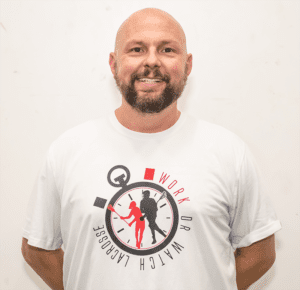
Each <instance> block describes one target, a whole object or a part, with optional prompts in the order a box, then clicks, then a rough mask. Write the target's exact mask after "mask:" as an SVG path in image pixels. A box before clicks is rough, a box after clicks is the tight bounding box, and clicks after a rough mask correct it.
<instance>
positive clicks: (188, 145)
mask: <svg viewBox="0 0 300 290" xmlns="http://www.w3.org/2000/svg"><path fill="white" fill-rule="evenodd" d="M261 188H262V186H261V182H260V180H259V177H258V171H257V169H256V165H255V162H254V161H253V157H252V155H251V153H250V152H249V150H248V148H247V146H245V143H244V142H243V141H241V140H240V139H239V138H238V137H237V136H236V135H235V134H233V133H232V132H230V131H228V130H226V129H224V128H222V127H221V126H218V125H214V124H211V123H209V122H206V121H202V120H198V119H195V118H194V117H192V116H189V115H187V114H185V113H183V112H182V113H181V116H180V118H179V119H178V121H177V122H176V123H175V125H173V126H172V127H171V128H169V129H167V130H165V131H162V132H158V133H151V134H149V133H140V132H135V131H132V130H129V129H128V128H126V127H124V126H123V125H121V124H120V123H119V121H118V120H117V118H116V116H115V113H114V112H112V113H110V114H109V115H107V116H106V117H102V118H99V119H96V120H91V121H88V122H85V123H84V124H81V125H79V126H77V127H75V128H73V129H70V130H68V131H67V132H65V133H64V134H62V135H61V136H60V137H59V138H58V139H57V140H56V141H54V142H53V143H52V144H51V146H50V148H49V150H48V153H47V156H46V158H45V162H44V165H43V166H42V168H41V172H40V173H39V176H38V179H37V182H36V185H35V189H34V191H33V193H32V196H31V198H30V201H29V205H28V214H27V220H26V224H25V227H24V229H23V230H24V231H23V237H25V238H27V239H28V244H29V245H32V246H35V247H39V248H43V249H47V250H55V249H58V248H60V247H61V245H62V244H64V250H65V255H64V267H63V282H64V288H65V290H95V289H103V290H159V289H160V290H165V289H172V290H187V289H188V290H201V289H203V290H216V289H218V290H222V289H224V290H228V289H230V290H236V289H237V285H236V271H235V259H234V254H233V253H234V251H235V250H236V248H240V247H247V246H249V245H251V244H252V243H254V242H256V241H259V240H262V239H264V238H266V237H268V236H270V235H272V234H273V233H275V232H277V231H278V230H280V229H281V224H280V221H279V220H278V218H277V216H276V213H275V211H274V209H273V207H272V203H271V201H270V199H269V197H268V196H267V195H266V193H265V192H264V191H263V190H262V189H261ZM147 192H148V193H147ZM133 201H134V202H133ZM130 215H131V216H130ZM142 215H143V216H144V215H145V217H144V220H143V221H142V220H141V219H140V217H141V216H142ZM121 217H126V218H127V219H122V218H121Z"/></svg>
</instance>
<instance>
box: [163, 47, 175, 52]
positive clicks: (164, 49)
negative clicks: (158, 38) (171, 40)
mask: <svg viewBox="0 0 300 290" xmlns="http://www.w3.org/2000/svg"><path fill="white" fill-rule="evenodd" d="M166 49H169V50H171V51H174V50H173V49H172V48H170V47H166V48H164V49H163V50H166ZM171 51H167V52H171Z"/></svg>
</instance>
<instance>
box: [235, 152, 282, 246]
mask: <svg viewBox="0 0 300 290" xmlns="http://www.w3.org/2000/svg"><path fill="white" fill-rule="evenodd" d="M235 195H236V196H235V207H234V209H233V211H232V212H231V214H230V218H231V222H230V227H231V233H230V241H231V245H232V247H233V249H234V251H235V250H236V248H242V247H248V246H250V245H251V244H253V243H255V242H257V241H260V240H262V239H265V238H267V237H268V236H270V235H272V234H274V233H275V232H277V231H279V230H280V229H281V224H280V221H279V220H278V218H277V216H276V213H275V210H274V208H273V205H272V202H271V200H270V198H269V196H268V195H267V194H266V192H265V191H264V189H263V184H262V182H261V174H260V172H259V169H258V167H257V164H256V162H255V160H254V158H253V155H252V154H251V152H250V150H249V149H248V148H247V146H245V151H244V156H243V160H242V162H241V165H240V170H239V173H238V176H237V184H236V191H235Z"/></svg>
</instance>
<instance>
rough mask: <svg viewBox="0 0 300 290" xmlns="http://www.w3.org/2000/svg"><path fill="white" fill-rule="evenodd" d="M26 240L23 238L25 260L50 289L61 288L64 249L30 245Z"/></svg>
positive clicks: (58, 289) (59, 289)
mask: <svg viewBox="0 0 300 290" xmlns="http://www.w3.org/2000/svg"><path fill="white" fill-rule="evenodd" d="M27 242H28V240H27V239H25V238H23V241H22V254H23V257H24V259H25V261H26V262H27V263H28V265H29V266H30V267H31V268H32V269H33V270H34V271H35V272H36V273H37V274H38V275H39V276H40V277H41V278H42V279H43V280H44V282H45V283H46V284H47V285H48V286H49V287H50V288H51V289H52V290H63V289H64V286H63V261H64V251H63V250H62V249H61V248H60V249H58V250H54V251H47V250H44V249H40V248H36V247H33V246H30V245H28V243H27Z"/></svg>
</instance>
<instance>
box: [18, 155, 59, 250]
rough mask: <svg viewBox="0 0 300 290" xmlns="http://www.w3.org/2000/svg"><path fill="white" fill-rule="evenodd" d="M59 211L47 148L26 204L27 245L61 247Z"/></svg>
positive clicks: (24, 229)
mask: <svg viewBox="0 0 300 290" xmlns="http://www.w3.org/2000/svg"><path fill="white" fill-rule="evenodd" d="M60 212H61V206H60V197H59V194H58V191H57V187H56V184H55V179H54V174H53V168H52V166H51V155H50V149H49V150H48V153H47V155H46V157H45V159H44V162H43V165H42V167H41V169H40V172H39V174H38V177H37V179H36V181H35V185H34V188H33V192H32V194H31V196H30V200H29V202H28V205H27V214H26V222H25V226H24V228H23V237H24V238H26V239H28V244H29V245H31V246H34V247H38V248H42V249H45V250H56V249H59V248H60V247H61V245H62V243H63V241H62V236H61V230H60V220H61V219H60V217H61V216H60Z"/></svg>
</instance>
